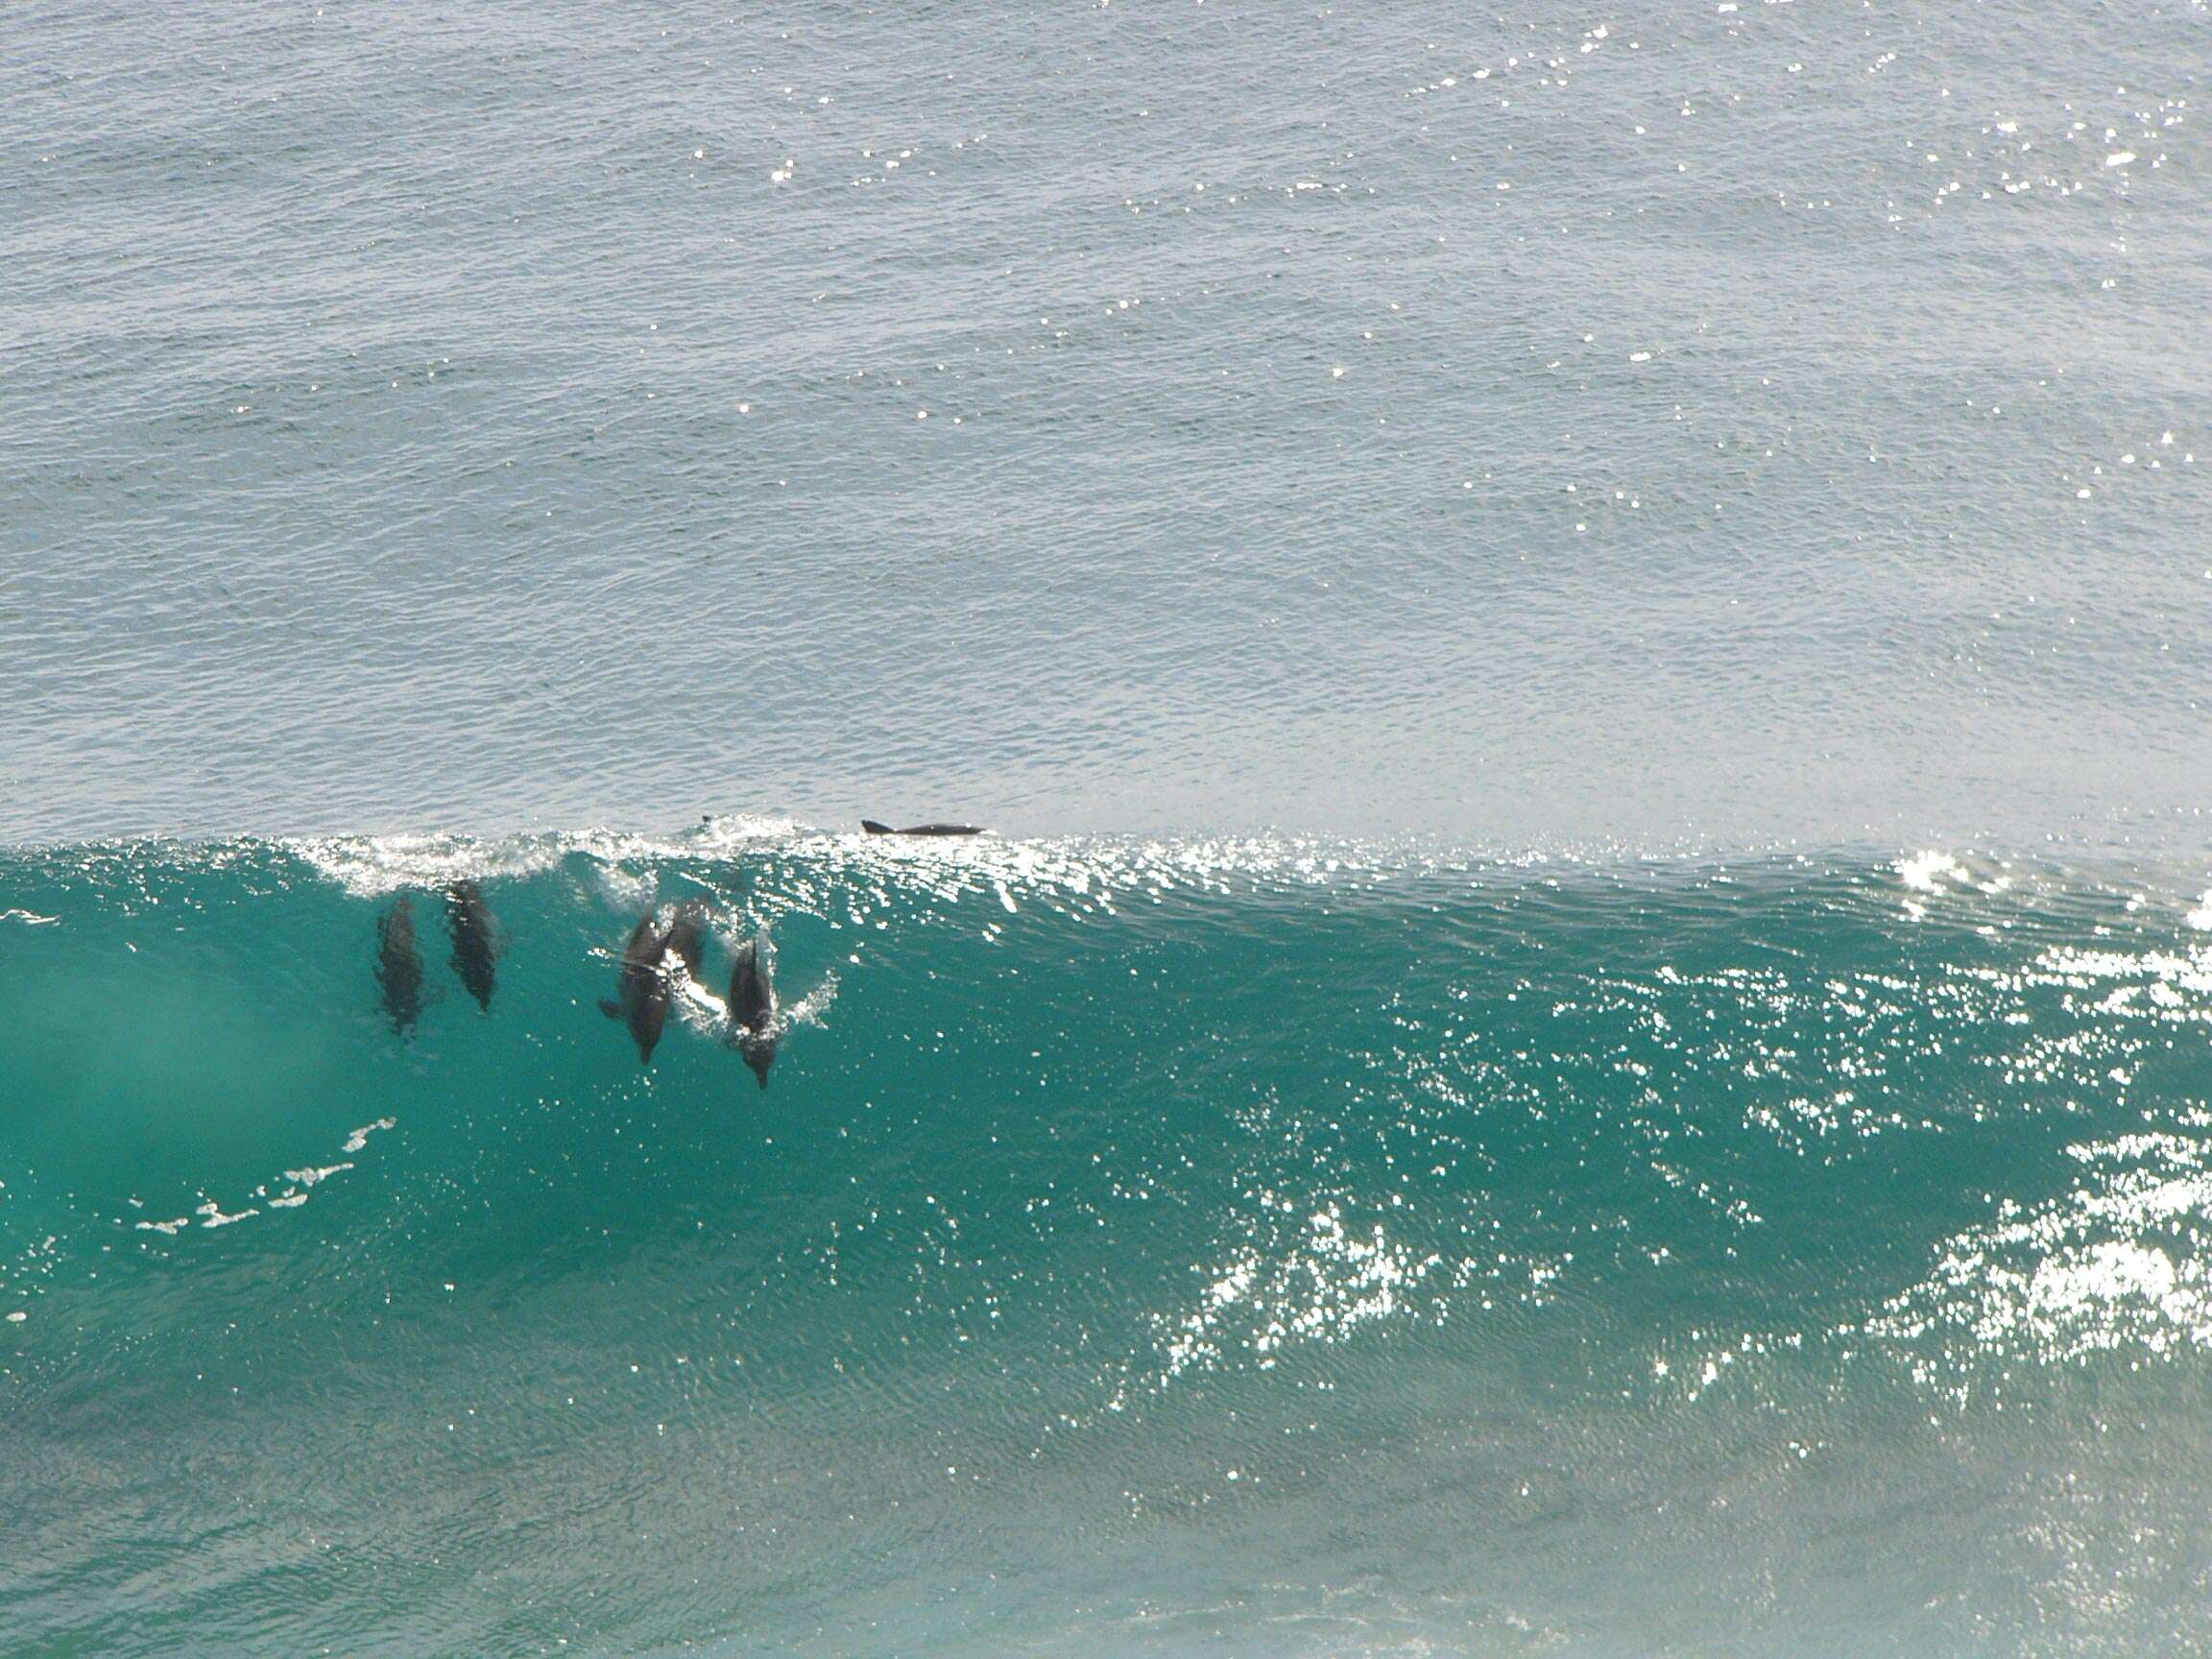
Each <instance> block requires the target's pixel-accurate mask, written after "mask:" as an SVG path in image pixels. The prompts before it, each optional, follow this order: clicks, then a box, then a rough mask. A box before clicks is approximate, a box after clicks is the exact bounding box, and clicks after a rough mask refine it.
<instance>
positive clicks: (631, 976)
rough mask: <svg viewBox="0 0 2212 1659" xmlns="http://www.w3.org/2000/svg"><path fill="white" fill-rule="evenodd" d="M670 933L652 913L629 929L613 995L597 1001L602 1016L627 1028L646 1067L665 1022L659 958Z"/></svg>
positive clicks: (665, 999)
mask: <svg viewBox="0 0 2212 1659" xmlns="http://www.w3.org/2000/svg"><path fill="white" fill-rule="evenodd" d="M672 931H674V929H673V928H670V929H668V930H667V931H663V930H662V929H661V923H660V918H659V916H658V915H657V914H656V913H655V912H654V911H652V910H648V911H646V912H645V914H644V915H642V916H640V917H639V918H638V919H637V926H635V927H633V928H632V929H631V930H630V941H629V943H628V944H626V945H624V946H623V947H622V969H621V974H620V977H619V978H618V979H617V980H616V981H615V987H614V988H615V993H616V995H615V996H613V997H606V998H600V1002H599V1011H600V1012H601V1013H602V1014H604V1015H606V1016H607V1018H608V1019H610V1020H619V1021H621V1022H622V1023H623V1024H624V1025H625V1026H627V1027H628V1028H629V1031H630V1041H631V1042H633V1043H635V1044H637V1058H638V1060H639V1061H640V1062H641V1063H642V1064H644V1065H647V1066H650V1065H652V1064H653V1046H654V1045H655V1044H657V1043H659V1042H660V1041H661V1027H662V1026H663V1025H665V1024H667V1023H668V973H667V969H666V967H665V966H664V964H663V958H665V957H666V955H667V954H668V934H669V932H672Z"/></svg>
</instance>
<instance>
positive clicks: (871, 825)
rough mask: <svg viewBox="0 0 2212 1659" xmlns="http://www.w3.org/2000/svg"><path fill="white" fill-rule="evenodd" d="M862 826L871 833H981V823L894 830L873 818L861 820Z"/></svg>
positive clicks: (924, 825)
mask: <svg viewBox="0 0 2212 1659" xmlns="http://www.w3.org/2000/svg"><path fill="white" fill-rule="evenodd" d="M860 828H861V829H865V830H867V831H868V833H869V834H871V835H980V834H982V833H983V828H982V826H981V825H979V824H910V825H908V826H907V827H906V828H905V829H892V828H891V826H890V825H888V824H878V823H877V822H876V820H875V819H873V818H863V819H861V820H860Z"/></svg>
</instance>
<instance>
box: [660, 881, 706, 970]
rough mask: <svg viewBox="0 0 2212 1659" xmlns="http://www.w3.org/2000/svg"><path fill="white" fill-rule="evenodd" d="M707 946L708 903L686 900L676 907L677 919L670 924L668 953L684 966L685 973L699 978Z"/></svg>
mask: <svg viewBox="0 0 2212 1659" xmlns="http://www.w3.org/2000/svg"><path fill="white" fill-rule="evenodd" d="M706 944H707V902H706V901H705V900H704V899H686V900H685V901H684V902H683V903H681V904H679V905H677V906H676V919H675V920H674V921H673V922H671V923H669V924H668V945H667V949H668V953H669V954H670V955H672V956H674V957H675V958H676V959H677V960H678V961H679V962H681V963H683V964H684V972H685V973H686V974H690V975H691V977H692V978H694V979H696V978H698V977H699V963H700V960H701V957H702V955H703V953H704V951H705V949H706Z"/></svg>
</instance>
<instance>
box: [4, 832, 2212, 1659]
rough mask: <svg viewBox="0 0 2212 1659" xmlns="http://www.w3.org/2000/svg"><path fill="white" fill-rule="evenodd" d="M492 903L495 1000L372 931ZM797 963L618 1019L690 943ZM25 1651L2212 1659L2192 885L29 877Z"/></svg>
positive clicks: (797, 840)
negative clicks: (403, 958)
mask: <svg viewBox="0 0 2212 1659" xmlns="http://www.w3.org/2000/svg"><path fill="white" fill-rule="evenodd" d="M462 877H469V878H473V879H475V880H477V881H478V882H479V883H480V885H481V888H482V891H483V892H484V894H485V896H486V898H487V900H488V901H489V902H491V904H492V905H493V909H494V910H495V912H496V914H497V917H498V919H499V923H500V926H501V932H502V936H503V953H502V957H501V961H500V964H499V976H498V983H497V987H496V991H495V994H494V996H493V1001H492V1005H491V1008H490V1010H489V1012H488V1013H486V1012H482V1011H479V1009H478V1008H477V1007H476V1005H475V1003H474V1002H473V1001H471V1000H470V999H469V998H468V997H467V996H466V995H465V994H464V993H463V992H462V990H461V987H460V985H459V982H458V981H457V980H456V979H455V978H454V977H453V976H452V974H450V973H448V972H447V971H446V969H445V963H444V960H443V958H444V955H445V950H444V940H443V938H442V937H441V936H440V932H441V930H440V928H439V926H438V925H437V923H436V921H435V916H436V911H435V909H434V908H433V907H428V906H424V905H422V904H421V903H420V902H418V906H417V909H418V915H419V919H420V921H421V937H422V945H423V955H424V958H425V961H426V965H427V968H428V973H429V983H430V986H431V988H432V994H433V999H432V1000H431V1001H430V1002H429V1003H428V1005H427V1006H426V1007H425V1009H424V1011H423V1014H422V1017H421V1021H420V1022H419V1024H418V1026H417V1028H416V1030H415V1032H414V1034H413V1036H412V1037H411V1038H410V1039H404V1040H403V1039H401V1038H400V1037H397V1036H396V1035H395V1033H394V1032H393V1030H392V1029H391V1027H390V1025H389V1023H388V1022H386V1020H385V1018H384V1015H383V1012H382V1010H381V1009H380V1008H379V1007H378V1005H377V998H376V992H375V987H374V984H373V980H372V977H371V962H370V957H371V954H372V950H373V936H374V921H375V918H376V916H377V915H378V913H379V912H380V911H381V909H382V908H383V907H384V906H386V905H387V904H389V903H390V902H392V898H393V896H394V895H395V894H396V893H398V892H413V893H416V894H418V895H434V894H435V892H436V891H437V889H438V887H439V886H440V885H441V884H442V883H444V882H446V881H449V880H452V879H456V878H462ZM685 897H702V898H705V899H707V900H709V902H710V903H711V904H712V905H713V906H714V907H715V909H716V911H717V912H718V914H720V915H722V916H723V917H725V918H726V919H727V922H726V925H725V926H723V927H722V928H721V929H720V934H721V937H718V938H717V939H716V940H714V941H713V942H712V943H711V944H710V945H709V955H708V960H707V964H706V973H707V975H708V976H709V978H710V979H711V978H713V977H715V976H716V974H717V972H718V971H719V972H720V973H722V974H726V973H727V969H726V967H725V966H724V965H725V964H726V962H727V960H728V953H729V944H730V938H731V936H732V935H733V934H734V932H735V930H736V926H737V924H738V922H739V920H740V919H742V920H743V921H744V922H746V923H748V924H752V925H765V926H770V927H771V928H772V929H773V930H774V932H775V934H776V936H777V938H778V941H779V946H780V957H781V987H782V991H783V995H784V997H785V999H786V1003H787V1005H789V1004H799V1003H801V1002H802V1001H803V1002H804V1007H803V1010H802V1011H801V1013H800V1015H799V1017H798V1018H797V1019H795V1020H794V1021H793V1022H792V1024H791V1027H790V1029H789V1031H788V1034H787V1035H786V1036H785V1038H784V1040H783V1044H782V1047H781V1053H780V1055H779V1057H778V1059H777V1062H776V1067H775V1070H774V1072H773V1073H772V1075H771V1079H770V1082H769V1085H768V1087H767V1088H766V1089H765V1090H763V1089H761V1088H759V1087H758V1086H757V1085H756V1083H755V1081H754V1079H753V1076H752V1074H751V1073H750V1072H749V1071H748V1070H746V1069H745V1067H744V1065H743V1063H742V1062H741V1060H740V1059H739V1057H738V1056H737V1055H736V1054H734V1053H733V1052H731V1051H730V1050H729V1049H728V1047H727V1046H725V1045H724V1044H723V1043H722V1042H720V1041H718V1040H717V1035H716V1032H715V1030H714V1027H713V1023H712V1009H711V1007H710V1003H709V999H705V998H700V999H695V1000H697V1001H698V1002H699V1003H700V1006H698V1007H696V1008H692V1007H690V1006H689V1005H688V1004H687V1005H686V1011H684V1012H680V1014H679V1015H678V1016H677V1017H674V1018H672V1019H671V1021H670V1024H669V1029H668V1031H667V1033H666V1035H665V1036H664V1037H663V1039H662V1043H661V1047H660V1049H659V1051H658V1052H657V1053H656V1055H655V1057H654V1064H653V1066H652V1068H651V1069H650V1070H646V1069H643V1068H641V1067H640V1066H639V1064H638V1062H637V1056H636V1053H635V1051H634V1050H633V1049H632V1048H631V1046H630V1045H629V1044H628V1042H627V1041H626V1040H625V1039H624V1037H623V1034H622V1033H621V1032H620V1031H619V1030H618V1029H617V1028H615V1027H613V1026H612V1025H610V1024H609V1023H608V1022H606V1021H604V1020H603V1019H602V1018H601V1017H600V1014H599V1013H598V1011H597V1009H596V1008H595V1007H594V1006H593V1003H594V1001H595V1000H596V998H598V997H600V996H602V995H605V994H606V993H607V992H608V991H609V990H611V988H612V985H613V974H614V962H613V958H614V956H615V955H616V954H617V953H618V951H619V950H620V947H621V944H622V941H623V939H624V937H625V935H626V934H627V932H628V930H629V927H630V925H631V922H632V920H633V919H634V916H635V914H636V913H637V911H638V910H640V909H641V907H642V906H643V905H644V904H645V903H647V902H651V901H652V900H654V899H655V898H658V899H659V900H660V901H661V902H663V903H667V902H677V901H679V900H681V899H683V898H685ZM0 913H5V915H6V918H7V919H6V921H5V922H4V923H0V927H4V928H5V931H4V932H0V943H4V945H5V950H4V951H0V1074H4V1075H6V1077H7V1078H8V1079H9V1088H10V1103H9V1110H8V1113H7V1116H6V1118H5V1122H4V1138H0V1149H4V1151H5V1156H6V1166H5V1167H6V1175H5V1179H6V1183H7V1185H6V1189H5V1190H4V1191H0V1228H4V1232H0V1248H4V1254H0V1310H4V1311H5V1317H6V1319H7V1321H8V1322H7V1323H6V1324H4V1325H0V1561H5V1562H6V1563H7V1566H8V1572H7V1573H6V1574H5V1575H0V1630H5V1631H6V1632H7V1641H6V1644H5V1646H6V1648H7V1650H8V1651H9V1652H11V1653H35V1654H79V1653H83V1654H124V1653H147V1654H154V1653H159V1654H175V1653H210V1654H215V1653H221V1654H234V1653H260V1652H268V1653H297V1652H316V1653H319V1652H324V1651H329V1652H333V1653H421V1654H448V1653H471V1654H479V1653H481V1654H525V1653H530V1654H535V1653H554V1652H587V1653H611V1654H672V1653H676V1652H680V1651H708V1652H723V1653H753V1652H774V1651H794V1652H806V1653H822V1654H844V1653H920V1654H936V1653H974V1652H1020V1653H1063V1654H1070V1655H1075V1654H1086V1655H1087V1654H1098V1653H1126V1654H1214V1653H1218V1654H1232V1653H1234V1654H1245V1653H1300V1654H1376V1653H1407V1654H1433V1653H1484V1654H1490V1653H1498V1654H1523V1653H1527V1654H1537V1653H1544V1654H1551V1653H1576V1654H1645V1653H1685V1654H1687V1653H1697V1654H1711V1653H1745V1654H1752V1653H1774V1652H1791V1653H1836V1654H1846V1653H1848V1654H1864V1653H1871V1652H1897V1653H1947V1652H1960V1651H1968V1650H1972V1651H1993V1652H2020V1653H2083V1652H2111V1653H2131V1654H2133V1653H2151V1652H2184V1651H2197V1650H2200V1649H2201V1648H2202V1647H2204V1645H2205V1644H2207V1643H2212V1597H2208V1596H2207V1595H2206V1590H2207V1586H2208V1584H2212V1527H2207V1525H2206V1521H2205V1506H2204V1501H2203V1500H2204V1493H2205V1491H2206V1490H2207V1482H2208V1481H2212V1432H2208V1431H2207V1424H2206V1419H2205V1415H2204V1408H2203V1402H2204V1399H2205V1395H2206V1389H2207V1387H2208V1386H2212V1269H2208V1267H2207V1257H2206V1238H2207V1231H2208V1229H2212V1164H2208V1159H2212V1152H2208V1148H2207V1141H2206V1133H2205V1131H2206V1125H2207V1124H2208V1123H2212V1055H2208V1054H2207V1052H2206V1046H2205V1027H2206V1024H2207V1022H2208V1021H2212V937H2208V935H2207V934H2206V932H2205V931H2204V929H2205V928H2206V927H2207V926H2212V910H2207V909H2206V907H2205V905H2204V903H2203V902H2201V901H2190V900H2189V899H2187V898H2186V896H2179V895H2176V894H2175V893H2173V892H2172V891H2171V890H2170V889H2168V888H2166V887H2163V886H2161V885H2160V883H2159V881H2158V879H2157V878H2156V877H2155V875H2154V874H2153V873H2149V872H2143V873H2138V874H2136V875H2134V876H2132V877H2123V876H2121V875H2120V874H2119V873H2117V872H2115V871H2107V872H2106V874H2105V875H2104V877H2102V878H2096V879H2090V878H2084V877H2083V876H2081V875H2080V873H2078V872H2069V871H2066V870H2063V869H2057V868H2054V867H2051V866H2048V865H2034V864H2027V863H2021V862H2017V861H2007V860H2002V859H1993V858H1986V857H1974V856H1954V855H1948V854H1925V855H1922V856H1919V857H1916V858H1911V859H1907V860H1904V861H1902V862H1899V863H1887V864H1884V863H1849V862H1841V861H1836V862H1827V863H1822V862H1817V861H1814V860H1809V859H1804V858H1780V859H1767V860H1764V861H1754V862H1751V863H1747V864H1741V865H1733V866H1722V865H1717V864H1694V863H1685V862H1682V861H1671V862H1652V863H1643V864H1624V865H1617V866H1612V867H1603V866H1598V865H1581V866H1566V865H1559V864H1551V863H1545V862H1526V863H1519V864H1504V865H1500V864H1489V863H1482V862H1472V861H1465V860H1451V859H1432V860H1408V859H1405V858H1401V857H1394V856H1391V855H1388V854H1378V853H1368V854H1362V853H1361V852H1360V851H1359V850H1358V848H1357V847H1354V846H1350V845H1348V844H1341V843H1332V844H1328V845H1325V846H1319V847H1316V846H1313V845H1309V844H1300V843H1296V842H1290V841H1280V840H1278V841H1230V840H1219V841H1214V842H1210V843H1206V842H1190V843H1167V842H1159V841H1154V842H1122V843H1117V842H1110V841H1088V842H1031V843H1009V842H996V841H990V840H985V841H976V842H967V843H950V844H945V843H938V844H932V843H927V842H906V843H885V842H882V841H878V840H874V839H870V838H867V837H862V836H859V835H852V836H838V835H818V834H804V833H795V832H792V831H790V830H789V829H781V828H779V827H776V826H772V825H765V824H754V825H747V826H741V827H727V828H725V829H721V830H719V831H715V832H710V833H709V832H701V833H698V834H694V835H691V836H687V837H684V838H680V839H676V840H670V841H658V842H657V841H651V840H647V839H643V838H637V837H617V836H613V835H598V836H582V837H541V838H531V839H523V840H515V841H506V842H495V843H470V842H447V841H432V840H416V841H408V842H398V841H393V840H386V841H377V840H364V839H354V840H326V841H307V842H298V843H284V844H278V843H264V842H231V843H224V844H220V845H211V846H205V847H202V848H199V849H195V850H179V849H174V848H163V847H151V846H146V845H120V846H115V847H112V848H102V849H98V850H92V851H75V852H55V853H46V854H21V855H17V856H15V857H12V858H11V859H9V860H7V861H6V862H5V863H0Z"/></svg>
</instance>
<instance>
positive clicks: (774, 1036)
mask: <svg viewBox="0 0 2212 1659" xmlns="http://www.w3.org/2000/svg"><path fill="white" fill-rule="evenodd" d="M729 1008H730V1029H731V1035H732V1037H733V1039H734V1041H735V1042H736V1045H737V1052H738V1053H740V1054H742V1055H744V1056H745V1064H746V1065H748V1066H750V1067H752V1068H753V1075H754V1076H756V1077H757V1078H759V1079H760V1087H761V1088H763V1089H765V1088H767V1087H768V1068H769V1067H771V1066H773V1065H774V1064H775V1063H776V1044H777V1042H778V1039H779V1035H780V1034H779V1033H778V1031H777V1029H776V947H775V946H774V945H773V944H771V943H770V942H769V939H768V934H767V932H766V930H765V929H763V930H762V931H760V932H758V933H756V934H755V935H754V936H753V937H752V938H750V939H748V940H746V941H745V943H744V944H743V945H741V946H739V947H738V948H737V965H736V966H735V967H734V968H733V969H732V970H731V974H730V1002H729Z"/></svg>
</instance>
